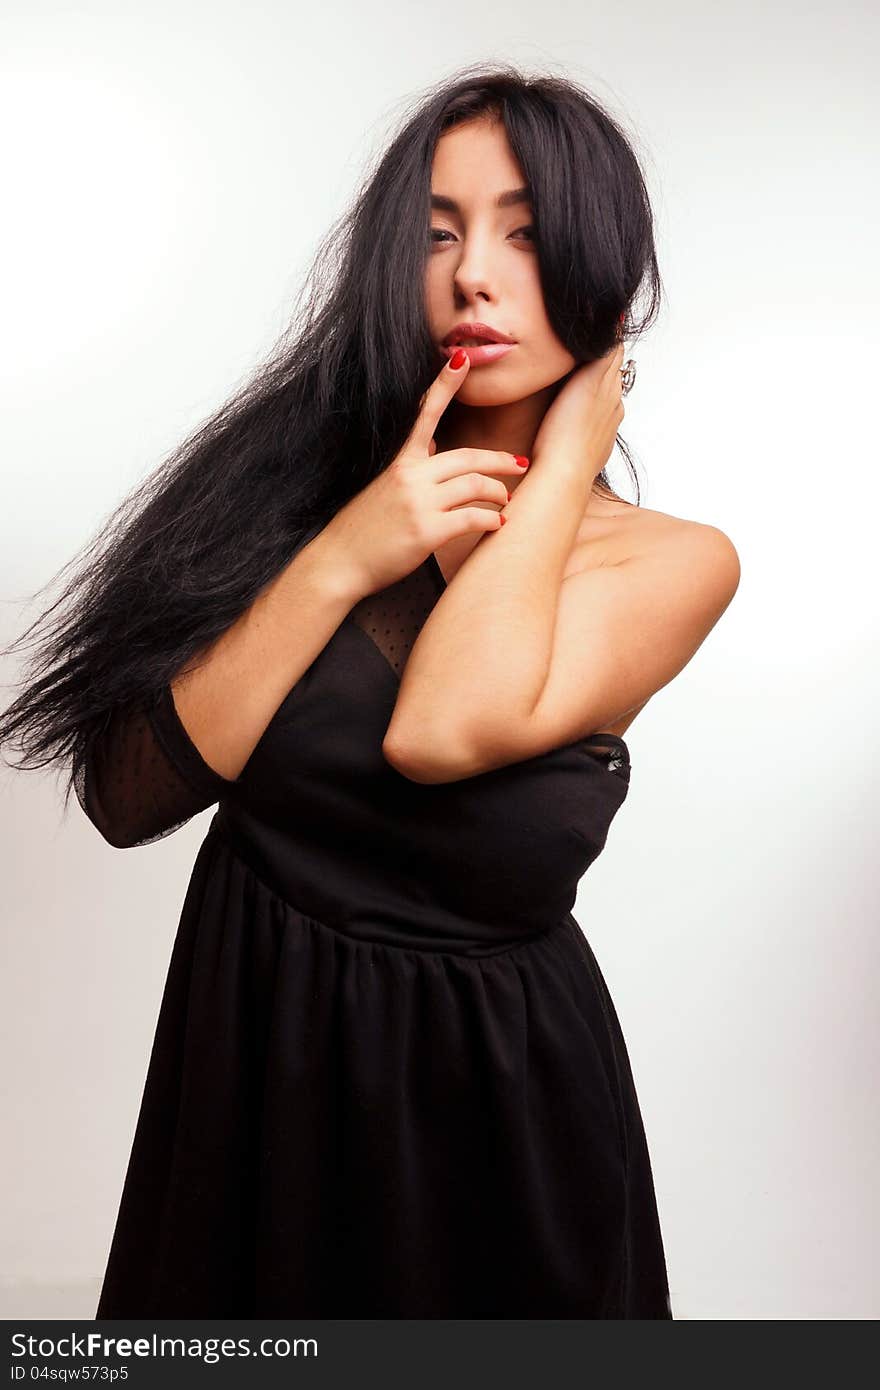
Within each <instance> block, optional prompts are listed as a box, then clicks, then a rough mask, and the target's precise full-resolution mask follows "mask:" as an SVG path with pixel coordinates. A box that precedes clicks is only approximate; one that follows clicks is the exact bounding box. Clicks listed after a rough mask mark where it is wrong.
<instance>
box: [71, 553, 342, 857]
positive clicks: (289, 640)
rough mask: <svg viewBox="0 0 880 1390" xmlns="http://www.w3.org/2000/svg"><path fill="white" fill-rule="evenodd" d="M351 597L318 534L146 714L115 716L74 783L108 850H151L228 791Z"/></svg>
mask: <svg viewBox="0 0 880 1390" xmlns="http://www.w3.org/2000/svg"><path fill="white" fill-rule="evenodd" d="M361 596H362V594H361V592H360V591H359V583H358V579H357V577H356V575H355V572H354V570H353V569H351V568H350V567H348V566H346V563H345V560H344V558H343V556H342V555H341V553H340V548H339V544H338V542H337V539H336V536H335V533H334V532H332V531H331V530H329V529H328V528H325V529H324V530H323V531H321V532H320V533H319V534H318V535H317V536H316V537H314V538H313V539H312V540H311V541H309V542H308V544H307V545H305V546H303V548H302V549H301V550H300V551H298V553H297V554H296V555H295V556H294V558H293V560H291V561H290V563H289V564H288V565H286V566H285V568H284V569H283V570H281V571H280V573H279V574H278V575H277V576H276V577H275V578H274V579H273V580H272V581H271V583H269V584H268V585H267V586H266V587H265V588H264V589H263V590H262V592H261V593H260V594H259V595H258V596H257V598H256V599H255V600H254V602H253V603H252V604H250V606H249V607H248V608H247V609H245V611H244V613H242V614H241V616H240V617H239V618H237V619H236V621H235V622H234V623H232V624H231V626H230V627H229V628H227V629H226V630H225V631H224V632H223V633H221V635H220V636H219V637H218V638H217V639H216V640H215V641H214V642H213V643H212V644H211V647H210V648H209V649H208V651H207V652H204V651H203V652H200V653H199V657H198V665H195V666H194V665H193V663H192V662H190V663H188V664H187V666H186V667H184V668H183V669H182V670H181V671H180V672H179V673H178V674H177V675H176V676H175V677H174V679H173V680H172V681H171V683H170V684H169V685H167V686H166V687H165V689H164V690H163V691H162V693H161V696H160V699H159V701H158V703H157V704H156V705H154V706H153V707H152V708H145V707H138V708H133V709H126V710H122V709H119V710H115V711H114V712H113V714H112V716H111V718H110V719H109V721H108V723H107V726H106V728H105V729H103V730H102V731H101V733H100V734H99V735H98V736H97V737H96V738H95V739H94V740H93V741H92V743H91V745H90V746H89V749H88V752H87V755H86V759H85V762H84V765H83V768H82V771H81V774H80V776H79V777H78V779H77V782H76V792H77V796H78V799H79V802H80V805H81V806H82V808H83V810H84V811H85V813H86V815H87V816H88V818H89V819H90V820H91V821H92V823H93V824H94V825H95V826H96V827H97V829H98V830H99V831H100V833H101V835H102V836H103V837H104V839H105V840H106V841H107V842H108V843H109V844H111V845H113V846H114V847H115V848H118V849H123V848H129V847H132V846H135V845H143V844H149V843H152V842H153V841H154V840H157V839H161V838H164V836H166V835H168V834H170V833H171V831H173V830H176V829H177V828H178V827H179V826H181V825H183V824H184V823H185V822H186V821H188V820H189V819H190V818H191V817H192V816H194V815H195V814H196V813H197V812H198V811H202V810H204V809H205V808H206V807H207V806H211V805H213V804H214V803H215V802H217V801H219V800H220V798H221V797H222V796H224V795H225V794H226V793H227V792H228V791H229V790H230V789H231V788H232V787H234V786H235V784H236V782H237V780H238V778H239V777H240V776H241V773H242V771H243V770H244V768H245V766H246V764H247V762H248V759H249V758H250V756H251V754H252V752H253V751H254V749H255V748H256V746H257V744H258V743H259V741H260V739H261V737H262V735H263V733H264V732H265V730H266V728H267V726H268V725H269V723H270V722H271V720H272V718H273V716H274V715H275V713H276V711H277V710H278V708H279V706H280V705H281V704H282V703H283V701H284V699H285V698H286V696H287V695H288V694H289V692H290V690H291V689H292V687H293V686H295V685H296V683H297V681H298V680H299V679H300V677H301V676H303V675H304V673H305V672H306V671H307V670H308V668H309V666H311V664H312V662H313V661H314V660H315V658H316V657H317V656H318V654H319V653H320V652H321V651H322V650H323V648H324V647H325V646H326V645H327V643H328V642H329V640H330V638H331V637H332V636H333V633H334V632H335V631H336V629H337V628H338V627H339V624H340V623H341V622H342V620H343V619H344V618H345V616H346V615H347V614H348V613H349V612H350V610H351V608H352V607H353V606H354V604H355V603H356V602H357V601H358V599H359V598H360V597H361Z"/></svg>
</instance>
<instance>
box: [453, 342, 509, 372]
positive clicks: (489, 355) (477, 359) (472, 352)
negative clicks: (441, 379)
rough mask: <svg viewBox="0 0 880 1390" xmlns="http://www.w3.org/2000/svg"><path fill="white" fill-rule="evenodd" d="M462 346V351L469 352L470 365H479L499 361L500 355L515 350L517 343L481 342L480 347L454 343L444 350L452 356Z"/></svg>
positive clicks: (504, 355)
mask: <svg viewBox="0 0 880 1390" xmlns="http://www.w3.org/2000/svg"><path fill="white" fill-rule="evenodd" d="M460 347H461V350H462V352H466V353H467V355H468V361H469V362H470V365H471V366H472V367H479V366H480V365H481V363H483V362H497V361H498V358H499V357H506V356H507V354H508V353H509V352H513V349H514V348H515V347H516V343H481V344H480V346H479V347H469V346H467V345H465V346H462V345H461V344H460V343H452V344H451V345H450V346H449V347H444V349H443V351H444V352H445V353H446V356H447V357H451V356H452V354H453V353H454V352H458V350H459V348H460Z"/></svg>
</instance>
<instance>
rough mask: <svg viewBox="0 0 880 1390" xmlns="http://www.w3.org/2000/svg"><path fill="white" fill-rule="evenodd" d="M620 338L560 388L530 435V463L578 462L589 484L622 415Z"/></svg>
mask: <svg viewBox="0 0 880 1390" xmlns="http://www.w3.org/2000/svg"><path fill="white" fill-rule="evenodd" d="M623 352H624V344H623V342H620V343H617V344H616V346H615V347H613V348H612V349H611V351H610V352H608V353H606V354H605V356H604V357H597V358H596V360H595V362H588V363H587V364H586V365H585V366H582V367H576V368H575V370H574V371H573V372H572V374H571V376H570V377H569V378H568V380H567V381H566V382H565V384H564V385H563V386H562V387H561V389H560V390H559V392H558V393H557V395H556V397H555V399H554V400H553V401H552V402H551V405H550V408H549V409H548V410H547V412H546V414H545V415H544V418H543V420H542V421H541V424H540V426H539V429H538V433H537V435H536V436H535V442H534V444H533V445H532V454H531V457H532V466H533V467H534V466H535V464H536V463H537V462H538V461H539V460H540V458H541V456H542V455H544V456H546V457H547V458H548V459H550V458H560V459H568V460H569V461H570V462H573V463H575V464H578V465H582V466H583V469H584V473H585V475H587V474H589V478H590V483H591V485H592V483H593V481H594V480H595V479H596V478H597V477H598V475H599V474H600V473H601V472H602V469H603V468H604V467H605V465H606V463H607V462H608V460H609V458H610V457H611V451H612V450H613V448H614V443H615V440H616V438H617V431H618V428H619V426H620V422H621V420H622V419H623V417H624V414H625V411H624V408H623V390H622V387H623V378H622V376H621V372H620V369H621V366H622V364H623Z"/></svg>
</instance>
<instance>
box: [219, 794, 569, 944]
mask: <svg viewBox="0 0 880 1390" xmlns="http://www.w3.org/2000/svg"><path fill="white" fill-rule="evenodd" d="M208 834H209V835H211V836H214V837H216V838H218V839H219V840H221V841H222V842H224V843H225V845H226V846H227V847H228V848H229V850H231V852H232V853H233V854H234V855H235V856H236V857H237V858H238V859H240V860H241V861H242V862H243V863H244V864H245V865H247V867H248V868H249V869H250V870H251V872H252V873H253V875H254V876H255V877H256V878H257V879H258V880H259V881H260V883H261V884H263V885H264V886H265V887H266V888H267V889H268V890H269V891H270V892H272V893H273V894H275V896H277V897H279V898H281V899H282V900H283V901H284V902H285V903H286V904H287V905H288V906H289V907H290V908H292V909H294V910H295V911H298V912H300V913H302V914H304V915H305V916H307V917H309V918H311V919H312V920H313V921H314V922H316V923H318V924H320V925H323V926H325V927H328V928H330V929H332V930H335V931H338V932H339V933H341V934H342V935H343V936H347V937H350V938H353V939H354V940H358V941H363V942H374V943H376V944H378V945H385V946H398V947H401V948H404V949H407V950H424V951H434V952H450V953H453V954H457V955H463V956H473V957H478V956H490V955H494V954H496V953H498V952H502V951H508V950H511V949H513V948H514V947H517V946H521V945H524V944H526V943H528V942H529V941H536V940H539V939H541V938H542V937H544V936H546V935H547V934H548V933H549V932H551V931H553V930H554V929H555V928H557V927H559V926H561V925H563V924H564V923H571V922H573V920H574V919H573V918H572V917H571V914H570V913H568V914H566V916H565V917H563V918H562V919H559V920H552V921H548V922H546V923H543V924H541V925H537V926H536V925H535V924H533V923H531V924H527V925H526V924H523V923H521V922H519V923H516V922H504V921H501V922H499V921H493V922H487V921H484V920H481V919H477V918H470V917H467V916H463V915H461V914H459V913H451V912H449V911H448V910H446V909H445V908H444V907H443V905H442V904H441V903H440V902H439V901H438V900H437V897H436V896H435V895H434V894H433V893H432V891H431V887H430V884H420V883H417V889H416V891H415V892H414V891H413V887H412V882H413V881H412V876H411V875H407V876H406V877H405V878H400V879H398V878H397V877H396V875H395V866H394V864H393V863H391V862H390V861H389V862H388V863H387V864H385V865H383V866H381V869H380V870H379V871H378V873H377V871H376V866H372V871H371V872H370V873H369V874H361V873H359V871H358V868H359V866H358V863H357V856H356V854H355V853H354V852H353V853H352V855H351V856H350V857H349V855H348V854H347V853H346V847H345V846H342V847H340V848H337V850H336V852H335V854H333V855H332V856H330V857H329V858H328V857H326V855H325V857H324V859H323V860H319V859H317V858H316V857H315V855H314V852H313V848H312V847H311V846H309V845H308V844H306V843H304V844H303V845H302V846H300V845H299V844H298V843H297V842H296V841H293V840H291V838H290V836H289V834H282V833H281V832H280V831H279V830H277V829H276V828H274V827H273V826H270V825H267V824H265V823H264V822H261V821H256V820H254V819H253V818H251V817H247V818H242V817H241V816H240V815H239V814H238V813H237V808H236V809H235V811H233V809H232V808H231V807H230V806H229V805H228V804H223V803H221V805H220V807H219V809H218V810H217V812H216V813H215V815H214V818H213V820H212V821H211V825H210V828H209V831H208ZM575 925H577V924H576V923H575ZM578 930H579V929H578Z"/></svg>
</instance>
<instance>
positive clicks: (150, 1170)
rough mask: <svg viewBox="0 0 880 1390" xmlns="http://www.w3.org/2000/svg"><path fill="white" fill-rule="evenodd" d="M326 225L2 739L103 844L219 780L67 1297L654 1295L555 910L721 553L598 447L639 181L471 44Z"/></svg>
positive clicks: (290, 1303) (417, 1308)
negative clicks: (34, 762)
mask: <svg viewBox="0 0 880 1390" xmlns="http://www.w3.org/2000/svg"><path fill="white" fill-rule="evenodd" d="M341 230H342V238H341V240H342V250H341V255H340V257H339V264H338V268H337V271H336V273H335V274H334V276H333V277H332V285H331V291H330V294H329V296H328V297H327V298H326V301H325V302H324V304H323V306H322V305H321V304H320V303H319V302H318V299H317V297H316V296H314V295H313V296H312V298H311V299H310V301H309V312H308V314H307V316H306V321H305V323H304V324H303V325H302V326H301V331H300V332H299V334H298V335H297V337H296V341H295V343H294V345H293V346H292V347H290V348H288V349H287V350H285V351H283V352H280V353H279V354H278V355H277V356H275V357H274V358H273V360H271V361H270V363H269V364H268V366H267V367H266V369H265V371H264V372H263V373H262V374H261V375H260V376H259V377H258V378H257V379H256V380H255V381H254V382H253V383H252V384H251V385H250V386H248V387H247V388H246V389H245V390H243V391H242V392H241V393H240V394H239V396H238V397H236V398H235V399H234V400H233V401H232V402H230V403H229V404H228V405H227V406H226V407H224V409H223V410H221V412H220V413H219V414H218V415H217V416H216V417H215V418H214V419H213V420H212V421H210V422H209V424H208V425H207V426H206V427H204V428H203V429H202V430H200V431H199V432H198V433H197V434H196V435H195V436H194V437H193V439H192V440H190V441H189V442H188V443H187V444H186V445H185V446H184V447H183V448H182V449H181V450H180V451H179V453H178V454H177V456H175V457H174V458H173V459H172V460H171V461H170V462H169V463H168V464H167V465H165V466H164V467H163V468H162V469H160V470H158V471H157V473H156V474H155V475H154V477H153V479H152V480H151V481H150V483H149V484H148V485H145V486H144V488H143V489H142V490H141V491H140V492H139V493H138V494H136V495H135V497H134V498H133V499H132V502H131V503H130V504H128V505H129V506H130V508H131V513H130V514H127V513H126V509H125V508H124V509H123V512H122V514H121V515H120V516H114V517H113V518H111V520H110V522H109V523H108V527H107V532H106V535H105V544H104V546H103V547H102V548H101V549H100V553H99V554H98V555H97V557H96V558H89V559H88V561H87V563H86V564H84V565H83V566H82V567H81V570H80V572H79V574H78V576H77V578H76V579H75V580H74V582H73V583H72V584H71V586H70V587H69V589H68V590H67V591H66V597H67V598H68V600H69V613H68V617H67V620H66V622H61V623H59V624H58V625H57V627H56V629H55V631H54V634H53V635H52V636H51V638H50V640H48V641H46V642H45V643H44V648H43V654H42V660H41V664H40V668H39V671H38V672H35V675H34V678H33V679H32V680H31V681H30V683H29V684H28V686H27V687H26V688H25V690H24V692H23V694H22V695H21V696H20V697H19V699H18V700H17V701H16V702H15V703H14V704H13V705H12V706H11V707H10V709H9V710H8V711H7V712H6V714H5V716H4V718H3V722H2V725H0V737H2V739H3V741H7V740H8V739H9V738H10V737H11V736H12V735H13V734H16V735H18V737H19V738H21V737H22V736H24V738H25V741H26V746H27V748H28V751H29V752H30V754H31V756H32V757H34V756H40V755H43V757H44V761H45V755H46V754H47V753H48V754H49V755H50V756H53V757H56V758H57V757H60V756H61V755H62V754H69V755H70V757H71V775H70V779H69V782H68V797H69V793H70V788H71V786H75V788H76V791H77V795H78V798H79V801H80V803H81V805H82V807H83V809H84V810H85V812H86V814H87V815H88V816H89V818H90V819H91V820H92V821H93V823H94V824H95V825H96V826H97V828H98V829H99V830H100V832H101V833H102V835H103V836H104V838H105V839H106V840H107V841H108V842H109V843H110V844H111V845H114V846H120V847H121V846H133V845H143V844H147V843H149V842H150V841H152V840H155V839H157V838H159V837H161V836H164V835H167V834H169V833H170V832H171V831H172V830H173V829H175V828H176V827H177V826H179V825H181V824H183V823H184V821H186V820H187V819H189V818H190V817H191V816H192V815H193V814H195V813H196V812H198V811H200V810H202V809H204V808H205V807H207V806H210V805H213V804H214V803H219V807H218V810H217V812H216V814H215V816H214V818H213V820H212V821H211V824H210V828H209V830H208V833H207V835H206V837H205V840H204V841H203V843H202V845H201V848H200V850H199V853H198V857H197V859H196V862H195V866H194V869H193V874H192V878H191V881H190V885H189V888H188V891H187V894H186V898H185V902H184V905H183V910H182V915H181V920H180V925H179V928H178V934H177V937H176V940H175V945H174V950H173V953H172V958H171V962H170V966H169V971H168V977H167V981H166V986H165V992H164V996H163V1000H162V1006H161V1011H160V1015H159V1020H158V1026H157V1030H156V1035H155V1040H154V1044H153V1051H152V1055H151V1060H150V1066H149V1071H148V1075H147V1080H146V1086H145V1089H144V1094H143V1098H142V1103H141V1110H140V1116H139V1120H138V1125H137V1130H136V1134H135V1138H134V1144H133V1149H132V1153H131V1159H130V1162H129V1166H128V1171H127V1174H126V1180H125V1186H124V1190H123V1194H122V1200H121V1205H120V1209H119V1214H118V1218H117V1223H116V1229H115V1234H114V1238H113V1244H112V1248H111V1251H110V1257H109V1263H108V1267H107V1271H106V1275H105V1279H104V1284H103V1289H102V1293H101V1298H100V1302H99V1306H98V1310H97V1316H98V1317H99V1318H115V1317H190V1316H193V1317H194V1316H208V1317H231V1316H244V1317H258V1316H273V1315H278V1316H303V1317H304V1316H319V1317H360V1318H363V1317H392V1318H395V1317H400V1318H403V1317H467V1318H476V1317H528V1318H534V1317H572V1318H671V1317H672V1311H671V1307H670V1301H669V1296H668V1283H667V1275H666V1266H665V1258H664V1250H663V1243H662V1239H661V1232H660V1225H659V1220H658V1213H657V1205H656V1200H655V1193H654V1187H653V1180H652V1173H651V1166H650V1161H649V1156H648V1149H647V1144H646V1140H645V1134H644V1129H643V1126H642V1121H641V1116H640V1112H639V1106H638V1100H637V1096H636V1091H635V1087H634V1083H633V1078H632V1073H631V1071H630V1066H629V1061H628V1058H627V1052H626V1046H625V1043H624V1039H623V1035H622V1033H621V1029H620V1025H619V1022H618V1019H617V1015H616V1013H615V1010H614V1007H613V1004H612V1002H611V999H610V998H609V995H608V991H607V988H606V986H605V982H604V980H603V977H602V975H601V972H600V970H599V967H598V965H597V963H596V960H595V958H594V956H593V954H592V952H591V950H590V947H589V945H588V944H587V942H586V939H585V938H584V935H583V933H582V932H581V930H580V928H579V926H578V924H577V922H576V921H575V919H574V917H573V916H572V915H571V908H572V906H573V904H574V901H575V897H576V890H577V884H578V881H579V880H580V878H581V877H582V876H583V874H584V872H585V871H586V869H587V868H588V866H589V864H590V863H591V862H593V860H595V858H596V857H597V855H598V854H599V853H600V851H601V849H602V847H603V845H604V843H605V839H606V835H607V832H608V828H609V825H610V822H611V820H612V818H613V817H614V815H615V814H616V812H617V811H618V810H619V808H620V806H621V805H622V803H623V801H624V799H625V797H626V794H627V789H628V784H629V773H630V755H629V749H628V746H627V744H626V742H625V740H624V738H623V734H624V733H625V732H626V730H627V729H628V728H629V725H630V724H631V723H632V720H633V719H634V717H635V715H636V714H637V713H638V711H639V710H640V709H642V708H643V707H644V705H645V703H646V701H647V700H648V699H649V698H650V696H651V695H652V694H653V693H654V692H655V691H656V690H658V689H659V688H661V687H662V686H663V685H664V684H666V683H667V682H668V681H669V680H671V679H672V678H673V676H674V675H675V674H676V673H677V672H678V671H679V670H681V669H682V667H683V666H684V665H685V664H686V663H687V661H688V660H689V659H690V657H691V656H692V655H693V653H694V652H695V651H696V649H697V647H698V646H699V645H700V643H701V642H702V640H703V639H704V638H705V636H706V635H707V633H708V632H709V631H710V629H711V627H712V626H713V624H714V623H715V622H716V621H717V619H718V617H719V616H720V614H721V613H722V612H723V610H724V608H725V607H726V605H727V603H728V602H729V601H730V598H731V597H732V595H733V592H734V590H735V588H736V583H737V579H738V563H737V558H736V552H735V550H734V548H733V546H732V544H731V543H730V541H729V540H728V539H727V537H726V536H725V535H724V534H723V532H721V531H719V530H717V529H716V528H714V527H711V526H704V525H700V524H696V523H693V522H687V521H683V520H680V519H678V518H674V517H670V516H665V515H662V514H660V513H657V512H646V511H645V510H644V509H641V508H639V507H638V506H631V505H629V504H627V503H626V502H624V501H623V499H621V498H619V497H618V496H617V495H616V494H615V493H614V492H613V491H612V490H611V489H610V487H609V485H608V480H607V478H606V476H605V474H604V471H603V470H604V465H605V463H606V462H607V460H608V458H609V456H610V453H611V451H612V449H613V446H614V443H615V441H616V431H617V427H618V425H619V424H620V421H621V420H622V418H623V414H624V411H623V403H622V395H623V393H624V390H625V389H626V384H627V382H629V381H631V378H632V365H631V364H627V366H626V368H624V366H623V346H622V337H623V323H624V322H625V319H626V316H627V314H630V315H631V316H632V315H633V302H634V300H635V297H636V295H637V292H638V291H639V290H640V289H641V288H642V287H643V286H647V289H648V294H649V303H648V312H647V315H646V316H645V317H644V318H643V319H642V321H641V324H640V328H641V329H644V327H645V326H646V325H647V323H648V322H649V321H650V319H651V317H652V315H653V314H654V313H655V312H656V307H657V302H658V298H659V284H660V282H659V275H658V271H657V265H656V259H655V253H654V247H653V238H652V224H651V215H650V208H649V204H648V200H647V196H646V193H645V188H644V184H643V181H642V177H641V174H640V171H639V167H638V163H637V161H636V159H635V157H634V155H633V153H632V151H631V149H630V146H629V144H628V142H627V140H626V139H625V137H624V136H623V134H622V132H621V131H620V129H619V128H618V127H617V125H616V124H615V123H614V122H613V121H612V120H611V118H610V117H609V116H608V115H607V114H606V113H604V112H603V111H602V110H601V108H600V107H599V106H598V104H597V103H595V102H594V101H593V99H592V98H590V97H589V96H587V95H586V94H585V93H584V92H583V91H581V90H580V89H579V88H578V87H577V86H575V85H574V84H573V83H571V82H568V81H565V80H562V79H559V78H557V77H552V78H534V79H533V78H526V77H524V76H522V75H521V74H519V73H518V72H517V71H516V70H515V69H513V68H504V69H494V70H490V71H488V72H485V71H480V70H473V69H468V70H465V71H464V72H462V73H460V74H458V75H456V76H455V77H454V78H453V79H451V80H448V81H446V82H444V83H442V84H440V85H439V86H438V87H436V88H434V89H432V91H431V92H429V93H428V94H427V95H426V96H425V98H424V99H423V100H422V102H421V103H420V104H419V105H418V108H417V109H416V110H415V111H414V113H413V114H412V115H411V116H410V117H409V119H408V120H407V121H406V123H405V125H404V127H403V129H402V130H401V132H400V133H399V134H398V135H397V136H396V138H395V139H394V141H393V142H392V144H391V146H390V148H389V149H388V151H387V152H386V154H385V155H384V157H383V158H382V160H381V161H380V163H379V165H378V168H377V169H376V171H375V172H374V173H373V175H372V177H371V178H370V179H369V181H368V182H367V184H366V185H365V188H364V190H363V191H362V193H361V195H360V197H359V199H358V201H357V204H356V206H355V208H354V210H353V211H352V213H351V214H350V216H349V218H348V219H346V221H345V222H344V223H343V224H342V228H341ZM479 325H483V327H479ZM493 335H494V339H495V342H496V346H495V347H494V349H493V348H486V347H485V346H482V347H481V346H477V341H478V339H479V341H480V342H483V343H485V340H486V338H487V337H492V336H493ZM499 340H500V341H501V342H502V343H504V344H505V346H503V347H502V346H499V345H498V342H499ZM618 442H619V441H618ZM50 611H54V610H50Z"/></svg>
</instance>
